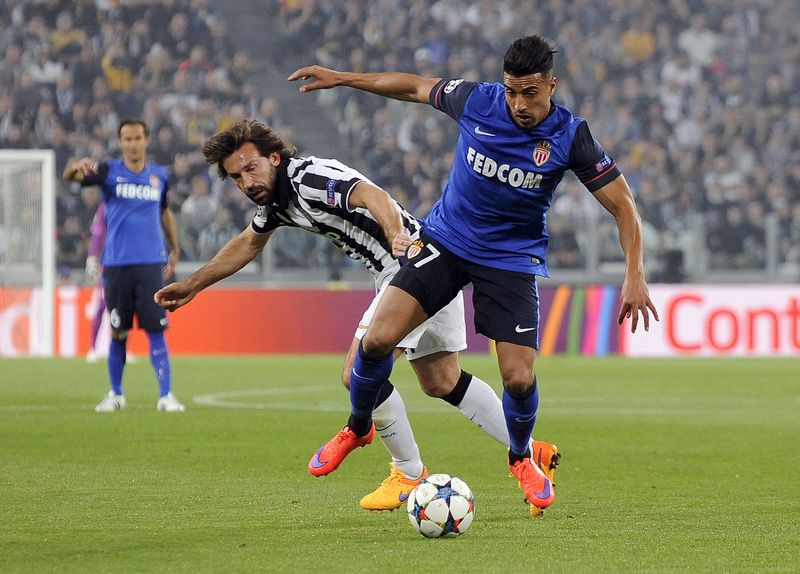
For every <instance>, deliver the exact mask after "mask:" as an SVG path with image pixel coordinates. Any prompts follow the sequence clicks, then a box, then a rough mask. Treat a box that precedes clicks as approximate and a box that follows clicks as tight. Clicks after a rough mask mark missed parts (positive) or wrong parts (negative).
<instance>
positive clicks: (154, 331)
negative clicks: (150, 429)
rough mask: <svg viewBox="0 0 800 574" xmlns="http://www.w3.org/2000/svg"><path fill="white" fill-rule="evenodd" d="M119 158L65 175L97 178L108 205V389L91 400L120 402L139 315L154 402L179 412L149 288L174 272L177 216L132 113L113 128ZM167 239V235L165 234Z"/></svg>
mask: <svg viewBox="0 0 800 574" xmlns="http://www.w3.org/2000/svg"><path fill="white" fill-rule="evenodd" d="M117 135H118V138H119V144H120V148H121V149H122V158H121V159H112V160H108V161H104V162H101V163H96V162H95V161H94V160H93V159H91V158H88V157H86V158H82V159H79V160H77V161H74V162H70V163H69V164H68V165H67V167H66V168H65V170H64V174H63V175H64V178H65V179H68V180H71V181H77V182H80V184H81V185H84V186H87V185H99V186H100V189H101V190H102V192H103V202H104V203H105V206H106V211H105V221H106V229H107V232H106V240H105V244H104V248H103V258H102V263H103V283H104V287H105V300H106V305H107V307H108V310H109V317H110V320H111V345H110V347H109V351H108V373H109V379H110V383H111V390H110V391H108V394H107V395H106V396H105V397H104V398H103V400H102V401H101V402H100V403H99V404H98V405H97V406H96V407H95V410H96V411H97V412H114V411H117V410H119V409H122V408H124V407H125V395H124V394H123V393H122V373H123V371H124V369H125V361H126V346H127V344H126V343H127V339H128V331H130V329H131V328H132V327H133V317H134V315H135V316H136V317H137V323H138V325H139V327H140V328H142V329H144V330H145V331H146V332H147V338H148V340H149V342H150V362H151V364H152V365H153V370H154V371H155V373H156V379H157V380H158V388H159V398H158V401H157V402H156V409H157V410H158V411H163V412H182V411H183V410H184V406H183V405H182V404H181V403H180V402H178V399H177V398H175V395H173V394H172V378H171V370H170V362H169V353H168V351H167V344H166V341H165V339H164V330H165V329H166V328H167V316H166V313H165V312H164V309H162V308H161V307H159V306H158V305H156V304H155V302H154V301H153V294H154V293H155V292H156V291H157V290H158V289H159V288H160V287H162V286H163V285H164V279H165V278H167V277H171V276H172V275H173V273H174V270H175V264H176V263H177V261H178V255H179V247H178V232H177V226H176V223H175V217H174V216H173V215H172V212H171V211H170V210H169V208H168V207H167V191H168V190H169V181H168V175H167V169H166V168H165V167H164V166H161V165H158V164H154V163H150V162H148V161H147V144H148V142H149V139H150V138H149V133H148V130H147V125H146V124H145V123H144V122H142V121H141V120H137V119H129V120H124V121H123V122H122V123H120V126H119V130H118V133H117ZM165 240H166V242H165Z"/></svg>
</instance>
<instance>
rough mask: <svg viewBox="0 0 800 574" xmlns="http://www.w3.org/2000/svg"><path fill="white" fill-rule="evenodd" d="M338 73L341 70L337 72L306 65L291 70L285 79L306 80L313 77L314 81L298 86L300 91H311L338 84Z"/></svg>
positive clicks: (339, 79) (339, 82) (339, 81)
mask: <svg viewBox="0 0 800 574" xmlns="http://www.w3.org/2000/svg"><path fill="white" fill-rule="evenodd" d="M340 75H341V72H337V71H336V70H331V69H328V68H323V67H322V66H319V65H314V66H306V67H305V68H300V69H299V70H297V71H295V72H292V74H291V75H289V77H288V78H287V79H288V80H289V81H290V82H294V81H295V80H308V79H309V78H313V79H314V81H312V82H309V83H308V84H303V85H302V86H300V91H301V92H313V91H314V90H326V89H328V88H334V87H336V86H338V85H340V84H341V78H340Z"/></svg>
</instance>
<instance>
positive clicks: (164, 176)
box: [161, 166, 170, 211]
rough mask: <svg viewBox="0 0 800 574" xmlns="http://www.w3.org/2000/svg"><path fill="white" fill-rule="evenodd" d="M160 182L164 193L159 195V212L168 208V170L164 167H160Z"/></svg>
mask: <svg viewBox="0 0 800 574" xmlns="http://www.w3.org/2000/svg"><path fill="white" fill-rule="evenodd" d="M161 181H162V183H163V184H164V193H162V194H161V210H162V211H163V210H165V209H167V207H168V206H169V201H168V200H167V194H168V193H169V190H170V186H169V169H167V168H166V167H164V166H161Z"/></svg>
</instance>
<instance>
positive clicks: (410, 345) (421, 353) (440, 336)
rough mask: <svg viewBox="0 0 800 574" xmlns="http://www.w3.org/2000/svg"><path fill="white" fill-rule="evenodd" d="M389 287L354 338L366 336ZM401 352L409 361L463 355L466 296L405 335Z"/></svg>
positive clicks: (359, 325)
mask: <svg viewBox="0 0 800 574" xmlns="http://www.w3.org/2000/svg"><path fill="white" fill-rule="evenodd" d="M387 286H388V282H387V285H384V286H383V287H382V288H381V289H380V290H379V291H378V294H377V295H375V298H374V299H373V300H372V303H370V305H369V308H368V309H367V310H366V311H364V316H363V317H361V321H360V322H359V324H358V328H357V329H356V334H355V337H356V339H358V340H361V338H362V337H363V336H364V333H366V332H367V327H368V326H369V322H370V321H371V320H372V315H373V314H374V313H375V309H376V308H377V307H378V302H379V301H380V300H381V297H382V296H383V293H384V291H385V290H386V287H387ZM397 347H398V348H400V349H405V352H406V358H407V359H408V360H409V361H413V360H414V359H419V358H422V357H426V356H428V355H432V354H434V353H438V352H440V351H449V352H456V351H463V350H464V349H466V348H467V328H466V325H465V323H464V295H463V293H462V292H459V294H458V295H456V296H455V298H454V299H453V300H452V301H450V303H448V304H447V305H446V306H445V307H444V308H443V309H442V310H441V311H439V312H438V313H436V315H434V316H433V317H431V318H430V319H428V320H427V321H425V322H424V323H423V324H422V325H420V326H419V327H417V328H416V329H414V330H413V331H411V332H410V333H409V334H408V335H406V337H405V339H403V340H402V341H400V343H398V344H397Z"/></svg>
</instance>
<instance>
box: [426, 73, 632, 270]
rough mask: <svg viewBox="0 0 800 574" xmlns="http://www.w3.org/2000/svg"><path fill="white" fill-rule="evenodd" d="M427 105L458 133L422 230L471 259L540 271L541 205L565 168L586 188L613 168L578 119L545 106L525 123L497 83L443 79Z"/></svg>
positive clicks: (608, 177) (543, 251) (612, 174)
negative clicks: (530, 124)
mask: <svg viewBox="0 0 800 574" xmlns="http://www.w3.org/2000/svg"><path fill="white" fill-rule="evenodd" d="M430 104H431V105H432V106H433V107H434V108H436V109H438V110H440V111H442V112H444V113H446V114H448V115H449V116H450V117H452V118H453V119H454V120H455V121H456V122H457V123H458V128H459V131H460V135H459V138H458V143H457V145H456V150H455V154H454V157H453V166H452V168H451V169H450V176H449V178H448V181H447V184H446V185H445V187H444V190H443V191H442V196H441V197H440V198H439V200H438V201H437V202H436V203H435V204H434V206H433V208H432V209H431V211H430V213H429V214H428V216H427V217H426V218H425V224H424V225H425V229H426V231H427V232H428V233H429V234H430V235H431V236H432V237H433V238H434V239H436V240H437V241H439V242H440V243H442V244H443V245H444V246H445V247H447V248H448V249H450V250H451V251H452V252H453V253H455V254H456V255H458V256H459V257H462V258H464V259H466V260H468V261H471V262H473V263H477V264H479V265H485V266H487V267H494V268H497V269H504V270H507V271H519V272H522V273H533V274H536V275H543V276H549V272H548V270H547V262H546V258H547V243H548V235H547V226H546V223H547V210H548V209H549V208H550V204H551V203H552V201H553V193H554V192H555V189H556V186H557V185H558V184H559V182H560V181H561V178H562V177H563V176H564V173H565V172H566V171H567V170H572V171H573V172H575V175H576V176H577V177H578V179H579V180H580V181H581V182H582V183H583V185H584V186H586V188H587V189H588V190H589V191H592V192H594V191H597V190H598V189H600V188H601V187H603V186H604V185H606V184H607V183H609V182H611V181H613V180H614V179H616V177H617V176H619V174H620V172H619V170H618V169H617V166H616V164H615V163H614V161H613V160H612V159H611V158H610V157H608V156H607V155H606V153H605V152H604V151H603V148H602V147H601V146H600V144H599V143H598V142H597V141H595V139H594V138H593V137H592V134H591V133H590V131H589V127H588V126H587V124H586V121H585V120H584V119H583V118H579V117H575V116H573V115H572V112H570V111H569V110H568V109H567V108H565V107H564V106H560V105H556V104H552V105H551V109H550V113H549V114H548V115H547V117H546V118H545V119H544V120H542V122H541V123H539V124H538V125H537V126H536V127H534V128H533V129H529V130H526V129H522V128H519V127H518V126H517V125H516V124H515V123H514V121H513V119H512V118H511V114H510V112H509V110H508V107H507V104H506V99H505V87H504V86H503V85H502V84H499V83H493V84H488V83H481V84H478V83H475V82H469V81H465V80H459V79H455V80H454V79H444V80H441V81H439V82H438V83H437V84H436V85H435V86H434V87H433V89H432V90H431V94H430Z"/></svg>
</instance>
